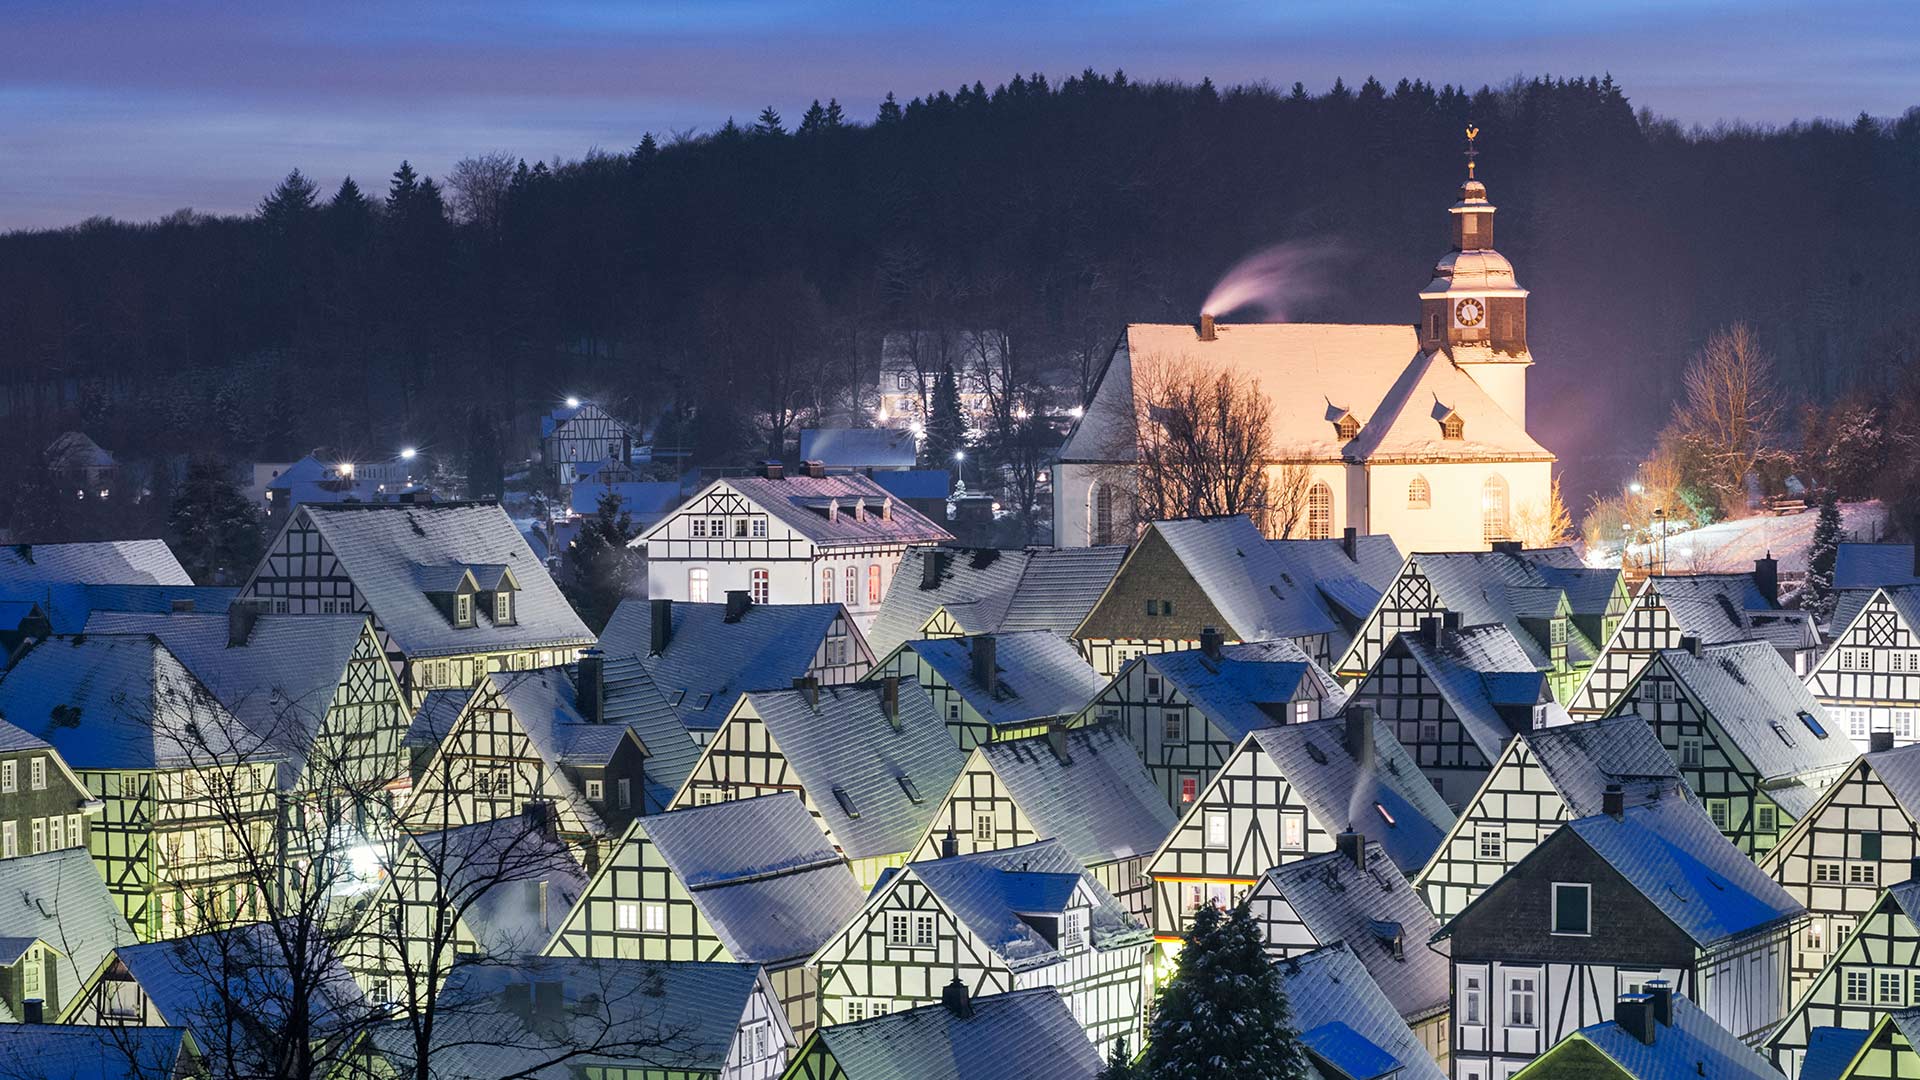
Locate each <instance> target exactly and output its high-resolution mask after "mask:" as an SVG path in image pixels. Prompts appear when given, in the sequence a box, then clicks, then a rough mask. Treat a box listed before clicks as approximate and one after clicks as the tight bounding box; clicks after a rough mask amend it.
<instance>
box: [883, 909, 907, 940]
mask: <svg viewBox="0 0 1920 1080" xmlns="http://www.w3.org/2000/svg"><path fill="white" fill-rule="evenodd" d="M912 934H913V923H912V920H911V919H910V918H909V917H908V916H907V913H906V912H904V911H896V912H893V913H891V914H889V915H888V916H887V944H888V945H889V946H891V947H893V948H896V949H904V948H906V947H907V944H908V943H909V942H911V941H912V940H913V937H912Z"/></svg>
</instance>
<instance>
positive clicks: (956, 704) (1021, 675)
mask: <svg viewBox="0 0 1920 1080" xmlns="http://www.w3.org/2000/svg"><path fill="white" fill-rule="evenodd" d="M887 676H897V677H900V678H908V679H912V680H914V681H915V682H916V683H918V684H919V686H920V689H921V690H923V691H925V692H926V693H927V695H928V696H930V697H931V698H932V699H933V707H934V711H935V712H937V713H939V714H940V718H941V719H942V720H944V721H946V725H947V730H948V731H950V732H952V733H953V741H954V742H956V743H958V744H959V746H960V748H961V749H962V750H971V749H973V748H974V747H976V746H979V745H981V744H982V743H990V742H995V741H998V740H1000V739H1019V738H1024V737H1026V736H1029V735H1034V734H1038V733H1040V732H1043V731H1045V730H1046V729H1047V728H1048V727H1050V726H1052V725H1054V724H1056V723H1060V722H1062V721H1064V720H1066V719H1067V718H1069V717H1071V716H1073V715H1075V714H1076V713H1078V712H1080V711H1081V710H1082V709H1084V708H1085V707H1086V705H1087V702H1088V701H1091V700H1092V699H1093V696H1094V695H1095V694H1097V693H1099V692H1100V688H1101V686H1102V685H1103V680H1102V679H1101V678H1100V677H1099V676H1098V675H1095V674H1094V673H1093V669H1092V668H1090V667H1088V666H1087V662H1086V660H1085V659H1083V658H1082V657H1081V655H1080V653H1079V652H1078V651H1077V650H1076V649H1074V647H1073V646H1072V645H1070V644H1068V643H1067V641H1066V639H1065V638H1063V637H1060V636H1059V635H1057V634H1055V633H1053V632H1052V631H1049V630H1022V631H1019V632H1017V633H1011V634H976V635H974V636H972V637H938V638H924V639H920V640H915V641H905V642H902V643H901V644H900V646H899V647H898V648H896V649H894V650H893V652H892V653H890V654H888V655H887V656H886V657H884V658H882V659H881V660H880V662H879V663H877V664H875V665H874V667H873V673H872V674H871V675H869V676H868V679H869V680H872V679H878V678H885V677H887Z"/></svg>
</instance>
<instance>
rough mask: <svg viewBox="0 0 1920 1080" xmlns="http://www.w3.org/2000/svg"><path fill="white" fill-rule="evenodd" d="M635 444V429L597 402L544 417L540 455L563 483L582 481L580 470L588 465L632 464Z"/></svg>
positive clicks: (555, 411) (576, 406)
mask: <svg viewBox="0 0 1920 1080" xmlns="http://www.w3.org/2000/svg"><path fill="white" fill-rule="evenodd" d="M635 441H636V440H635V439H634V437H633V430H632V429H631V428H629V427H627V425H626V424H624V423H622V422H621V421H620V420H618V419H616V418H615V417H614V416H613V415H612V414H610V413H608V412H607V410H606V409H605V408H603V407H601V405H600V404H599V403H598V402H594V401H583V402H581V403H580V404H578V405H574V406H571V407H563V408H559V409H555V410H553V411H552V412H551V413H548V414H547V415H545V416H542V417H541V418H540V452H541V454H542V456H543V457H544V458H545V459H546V463H547V467H548V468H549V469H552V470H553V473H554V478H555V480H557V481H558V482H559V483H561V484H571V483H573V482H574V481H575V480H577V479H579V474H578V469H579V467H580V466H581V465H583V464H585V463H588V462H594V461H605V460H609V459H611V460H613V461H616V462H619V463H620V464H623V465H624V464H627V463H629V462H631V461H632V460H633V448H634V445H635Z"/></svg>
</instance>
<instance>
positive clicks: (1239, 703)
mask: <svg viewBox="0 0 1920 1080" xmlns="http://www.w3.org/2000/svg"><path fill="white" fill-rule="evenodd" d="M1136 662H1137V663H1141V664H1146V665H1148V666H1149V667H1151V668H1152V670H1153V671H1154V672H1156V673H1158V674H1159V675H1160V677H1161V678H1163V679H1165V680H1166V681H1167V685H1168V686H1169V687H1170V688H1172V689H1174V690H1178V691H1179V692H1180V693H1181V695H1182V696H1183V697H1185V698H1186V699H1187V701H1188V702H1189V703H1190V704H1191V705H1192V706H1193V708H1194V709H1195V710H1197V711H1198V712H1199V713H1200V714H1201V715H1202V716H1205V717H1206V718H1207V720H1208V721H1210V722H1211V723H1212V724H1213V725H1214V727H1216V728H1218V729H1219V730H1220V732H1221V734H1223V735H1225V736H1226V737H1227V738H1229V739H1233V740H1235V741H1238V740H1239V739H1241V738H1244V737H1245V736H1246V735H1247V733H1248V732H1251V731H1255V730H1257V729H1259V728H1264V727H1273V726H1275V725H1278V724H1284V723H1286V722H1288V721H1289V720H1290V719H1292V713H1291V711H1290V710H1289V709H1287V708H1286V703H1287V702H1290V701H1294V700H1304V699H1306V698H1309V697H1312V696H1313V694H1312V690H1311V685H1317V686H1319V687H1320V688H1321V695H1322V696H1323V697H1325V698H1329V699H1332V700H1333V701H1334V702H1335V703H1336V704H1337V703H1338V702H1339V700H1340V699H1341V694H1340V690H1339V688H1338V684H1337V683H1335V682H1334V680H1333V677H1332V676H1330V675H1328V674H1326V673H1325V672H1324V671H1322V670H1321V669H1320V668H1319V667H1318V665H1316V664H1314V662H1313V660H1312V659H1311V658H1309V657H1308V656H1307V654H1306V653H1305V652H1303V651H1302V650H1301V648H1300V647H1299V646H1298V645H1295V644H1294V643H1293V642H1291V641H1257V642H1251V643H1248V644H1242V645H1226V646H1222V647H1221V649H1220V658H1219V659H1217V660H1216V659H1214V658H1213V657H1211V656H1208V655H1207V654H1206V652H1205V651H1204V650H1201V649H1182V650H1180V651H1178V652H1167V653H1153V654H1149V655H1147V656H1143V657H1141V658H1140V659H1139V660H1138V661H1136ZM1302 684H1311V685H1307V686H1303V685H1302ZM1323 707H1324V706H1323ZM1321 711H1322V709H1321V708H1316V709H1315V710H1314V712H1315V715H1319V713H1320V712H1321Z"/></svg>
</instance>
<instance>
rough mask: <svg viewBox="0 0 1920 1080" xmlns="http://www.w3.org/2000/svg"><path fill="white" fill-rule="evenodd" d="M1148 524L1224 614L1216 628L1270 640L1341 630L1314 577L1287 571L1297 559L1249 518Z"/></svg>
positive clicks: (1248, 638) (1236, 635) (1231, 634)
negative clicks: (1267, 536)
mask: <svg viewBox="0 0 1920 1080" xmlns="http://www.w3.org/2000/svg"><path fill="white" fill-rule="evenodd" d="M1148 528H1149V529H1151V530H1153V531H1154V532H1157V533H1159V534H1160V536H1161V537H1162V538H1163V539H1164V540H1166V542H1167V546H1168V547H1170V548H1172V550H1173V553H1174V556H1175V557H1176V558H1178V559H1179V560H1180V564H1181V565H1182V566H1184V567H1186V570H1187V573H1188V574H1190V575H1191V576H1192V577H1193V581H1194V584H1196V585H1198V586H1199V587H1200V589H1201V591H1202V592H1205V593H1206V594H1207V599H1208V600H1210V601H1211V602H1212V603H1213V605H1214V607H1215V608H1216V609H1217V610H1218V611H1219V612H1220V614H1221V615H1222V616H1223V617H1225V619H1226V620H1227V625H1226V626H1223V627H1221V628H1220V629H1221V630H1222V631H1223V632H1224V633H1226V634H1227V635H1228V636H1229V637H1234V638H1238V639H1239V640H1241V641H1271V640H1274V639H1276V638H1298V637H1305V636H1308V635H1311V634H1334V633H1338V632H1340V631H1341V630H1342V626H1341V623H1340V620H1339V619H1338V618H1336V617H1335V615H1334V612H1333V609H1332V608H1331V607H1330V606H1329V605H1328V603H1327V600H1326V597H1325V596H1323V595H1322V594H1321V592H1320V590H1319V588H1318V587H1317V585H1316V583H1315V582H1314V581H1312V580H1304V579H1300V578H1295V577H1293V575H1292V573H1291V571H1292V570H1293V569H1295V568H1296V562H1297V561H1299V560H1297V559H1294V558H1289V557H1288V556H1285V555H1283V554H1282V553H1281V552H1282V550H1283V549H1281V548H1278V547H1276V546H1274V545H1273V544H1272V543H1270V542H1269V541H1268V540H1267V538H1266V537H1265V536H1264V535H1262V534H1261V532H1260V529H1259V527H1257V526H1256V525H1254V523H1253V521H1252V519H1250V518H1248V517H1246V516H1244V515H1238V514H1236V515H1233V516H1229V517H1213V518H1188V519H1185V520H1181V521H1156V522H1154V523H1153V524H1151V525H1149V526H1148ZM1135 550H1136V551H1138V550H1140V549H1139V548H1135ZM1122 569H1123V570H1124V567H1123V568H1122Z"/></svg>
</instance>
